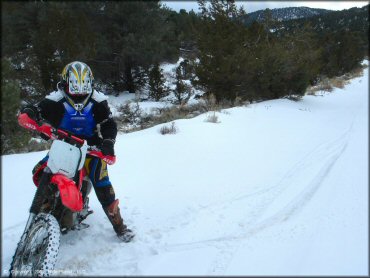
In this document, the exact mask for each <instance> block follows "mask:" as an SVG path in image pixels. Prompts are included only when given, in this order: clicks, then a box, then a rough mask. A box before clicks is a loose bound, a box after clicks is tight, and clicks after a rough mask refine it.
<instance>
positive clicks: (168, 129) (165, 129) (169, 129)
mask: <svg viewBox="0 0 370 278" xmlns="http://www.w3.org/2000/svg"><path fill="white" fill-rule="evenodd" d="M177 131H178V129H177V127H176V126H175V122H172V123H171V126H166V125H164V126H162V127H161V129H160V130H159V132H160V133H161V134H162V135H166V134H176V133H177Z"/></svg>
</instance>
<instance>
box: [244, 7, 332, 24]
mask: <svg viewBox="0 0 370 278" xmlns="http://www.w3.org/2000/svg"><path fill="white" fill-rule="evenodd" d="M330 12H332V11H331V10H325V9H315V8H308V7H289V8H279V9H265V10H259V11H255V12H251V13H248V14H247V15H246V16H245V20H244V23H245V24H246V25H249V24H251V23H252V22H253V21H257V22H262V21H263V20H265V16H266V13H270V14H271V17H272V19H274V20H276V21H286V20H292V19H297V18H309V17H312V16H316V15H325V14H327V13H330Z"/></svg>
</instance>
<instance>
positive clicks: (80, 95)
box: [62, 61, 94, 110]
mask: <svg viewBox="0 0 370 278" xmlns="http://www.w3.org/2000/svg"><path fill="white" fill-rule="evenodd" d="M93 80H94V76H93V74H92V71H91V69H90V67H89V66H88V65H86V64H85V63H83V62H79V61H74V62H71V63H69V64H68V65H66V66H65V67H64V69H63V71H62V84H63V86H62V87H63V91H64V92H65V95H66V97H67V99H68V101H69V102H70V103H71V104H72V106H74V107H75V109H76V110H81V109H82V108H83V107H84V106H85V104H86V103H87V102H88V100H89V98H90V96H91V95H92V92H93V86H92V85H93Z"/></svg>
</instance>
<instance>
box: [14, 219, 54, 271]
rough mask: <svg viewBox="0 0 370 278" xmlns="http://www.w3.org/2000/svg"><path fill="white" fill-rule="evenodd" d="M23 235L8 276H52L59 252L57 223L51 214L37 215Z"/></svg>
mask: <svg viewBox="0 0 370 278" xmlns="http://www.w3.org/2000/svg"><path fill="white" fill-rule="evenodd" d="M25 233H26V235H25V237H24V240H23V241H21V242H19V243H18V246H17V250H16V251H15V254H14V256H13V261H12V263H11V267H10V276H11V277H18V276H37V277H44V276H50V275H52V274H53V269H54V266H55V263H56V261H57V257H58V251H59V239H60V228H59V224H58V221H57V220H56V219H55V217H54V216H53V215H51V214H47V213H39V214H38V215H37V216H36V218H35V220H34V222H33V223H32V225H31V226H30V228H29V229H28V230H27V231H25Z"/></svg>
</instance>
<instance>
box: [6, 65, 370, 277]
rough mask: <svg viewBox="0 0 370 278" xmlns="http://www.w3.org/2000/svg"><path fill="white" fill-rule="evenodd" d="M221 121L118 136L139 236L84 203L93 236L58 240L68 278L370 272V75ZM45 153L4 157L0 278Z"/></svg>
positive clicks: (118, 180)
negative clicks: (116, 228)
mask: <svg viewBox="0 0 370 278" xmlns="http://www.w3.org/2000/svg"><path fill="white" fill-rule="evenodd" d="M113 98H114V97H113ZM122 98H125V97H124V96H122ZM111 103H112V102H111ZM216 115H217V117H218V120H219V123H216V124H215V123H210V122H207V121H205V120H206V118H207V116H208V114H202V115H200V116H198V117H195V118H193V119H187V120H176V121H174V122H175V125H176V127H177V128H178V130H179V131H178V133H176V134H172V135H165V136H163V135H161V134H160V133H159V129H160V127H161V126H163V125H168V124H162V125H158V126H155V127H152V128H149V129H146V130H142V131H138V132H133V133H127V134H119V136H118V137H117V143H116V154H117V162H116V164H115V165H113V166H110V167H109V172H110V178H111V181H112V183H113V185H114V188H115V192H116V196H117V198H119V199H120V204H121V205H120V206H121V211H122V214H123V218H124V219H125V221H126V224H127V225H128V226H129V227H130V228H132V229H133V230H134V231H135V233H136V237H135V239H134V241H133V242H130V243H121V242H119V240H118V239H117V238H116V236H115V234H114V232H113V229H112V228H111V225H110V223H109V222H108V220H107V219H106V216H105V214H104V212H103V210H102V208H101V206H100V204H99V202H98V201H97V199H96V196H95V193H94V192H92V193H91V194H90V206H91V208H92V209H93V210H94V214H92V215H90V216H89V217H88V218H87V219H86V221H85V222H86V223H87V224H89V225H90V227H89V228H88V229H85V230H81V231H73V232H70V233H68V234H67V235H63V236H62V238H61V247H60V253H59V258H58V262H57V265H56V268H57V270H59V271H60V272H61V273H62V275H63V274H65V275H86V276H97V275H108V276H109V275H120V276H125V275H133V276H142V275H153V276H154V275H199V276H200V275H216V276H217V275H252V276H253V275H280V276H282V275H292V276H299V275H332V276H339V275H348V276H355V275H365V276H366V275H367V274H368V259H369V257H368V246H369V241H368V202H369V200H368V196H369V194H368V166H369V165H368V159H367V154H368V151H369V149H368V123H369V121H368V69H366V70H365V71H364V75H363V76H362V77H359V78H356V79H353V80H352V81H351V83H350V84H349V85H347V86H346V87H345V88H344V89H335V90H334V91H333V92H332V93H329V94H325V95H323V96H318V97H317V96H316V97H315V96H305V97H303V99H302V100H301V101H299V102H293V101H289V100H287V99H279V100H272V101H265V102H261V103H257V104H252V105H248V106H245V107H237V108H231V109H227V110H223V111H221V112H217V113H216ZM45 154H46V152H45V151H43V152H34V153H28V154H15V155H6V156H2V206H3V207H2V209H3V217H2V221H3V222H2V235H3V240H2V243H3V244H2V247H1V248H2V254H3V256H2V259H1V260H2V267H1V273H2V275H5V274H6V271H7V270H8V269H9V265H10V262H11V258H12V256H13V253H14V251H15V248H16V244H17V242H18V240H19V238H20V236H21V234H22V232H23V229H24V225H25V223H26V220H27V217H28V209H29V206H30V204H31V201H32V198H33V194H34V192H35V187H34V186H33V184H32V180H31V170H32V168H33V166H34V164H36V163H37V162H38V160H40V159H41V158H42V157H43V156H44V155H45Z"/></svg>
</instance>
